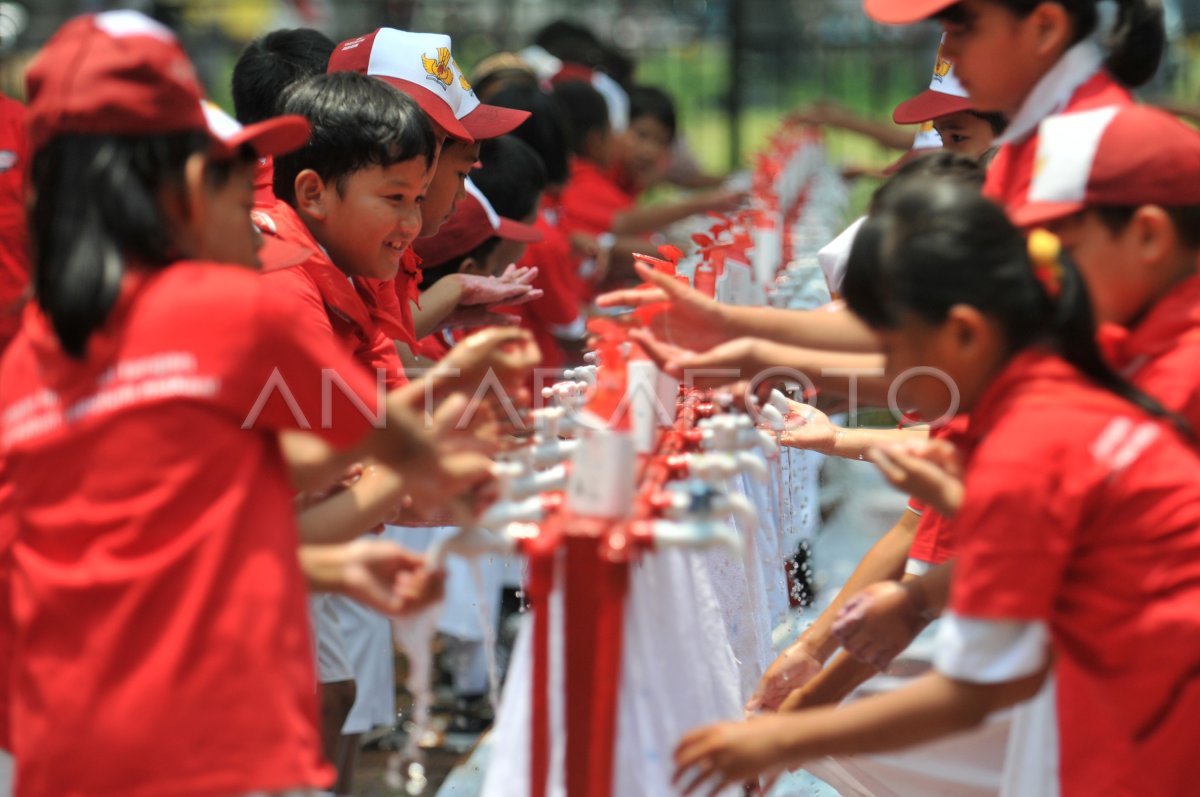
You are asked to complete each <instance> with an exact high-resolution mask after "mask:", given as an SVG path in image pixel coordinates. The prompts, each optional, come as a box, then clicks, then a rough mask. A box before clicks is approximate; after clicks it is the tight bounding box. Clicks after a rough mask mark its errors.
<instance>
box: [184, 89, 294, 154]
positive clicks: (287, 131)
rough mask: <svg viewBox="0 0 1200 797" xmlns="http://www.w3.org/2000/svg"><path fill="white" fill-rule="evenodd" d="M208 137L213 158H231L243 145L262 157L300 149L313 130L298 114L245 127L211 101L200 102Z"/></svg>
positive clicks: (278, 117)
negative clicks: (211, 144)
mask: <svg viewBox="0 0 1200 797" xmlns="http://www.w3.org/2000/svg"><path fill="white" fill-rule="evenodd" d="M200 107H201V109H202V110H203V111H204V119H205V121H206V122H207V123H208V134H209V136H211V137H212V139H213V150H214V155H216V157H218V158H232V157H233V156H234V155H236V154H237V152H238V150H239V149H241V148H242V147H243V146H248V147H250V149H252V150H253V151H254V154H255V155H257V156H258V157H260V158H268V157H272V156H275V155H283V154H284V153H286V152H292V151H294V150H297V149H300V148H301V147H303V146H304V144H305V142H307V141H308V137H309V135H310V134H311V133H312V128H311V127H310V126H309V124H308V120H307V119H305V118H304V117H303V116H300V115H298V114H291V115H288V116H276V117H274V118H272V119H267V120H264V121H262V122H258V123H257V124H252V125H250V126H249V127H243V126H242V124H241V123H240V122H238V120H237V119H234V118H233V117H232V116H230V115H229V114H227V113H225V111H223V110H221V109H220V108H219V107H218V106H216V105H215V104H213V103H211V102H209V101H208V100H201V101H200Z"/></svg>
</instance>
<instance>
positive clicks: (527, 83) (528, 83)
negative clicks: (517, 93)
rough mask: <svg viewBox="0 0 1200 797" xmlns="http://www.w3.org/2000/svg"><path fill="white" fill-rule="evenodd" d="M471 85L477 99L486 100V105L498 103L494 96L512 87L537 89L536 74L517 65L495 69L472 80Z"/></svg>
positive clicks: (509, 106) (508, 106)
mask: <svg viewBox="0 0 1200 797" xmlns="http://www.w3.org/2000/svg"><path fill="white" fill-rule="evenodd" d="M471 87H472V88H474V89H475V96H476V97H478V98H479V101H480V102H486V103H487V104H488V105H497V104H499V103H497V102H496V96H497V95H499V94H503V93H504V92H506V91H511V90H513V89H517V90H523V91H524V90H529V91H539V89H538V80H537V76H536V75H534V74H533V73H532V72H530V71H529V70H527V69H521V68H519V67H505V68H503V69H496V70H494V71H492V72H489V73H488V74H486V75H484V76H483V77H482V78H479V79H477V80H476V81H474V82H472V83H471ZM504 107H505V108H512V107H514V106H512V105H505V106H504ZM523 110H529V109H528V108H525V109H523Z"/></svg>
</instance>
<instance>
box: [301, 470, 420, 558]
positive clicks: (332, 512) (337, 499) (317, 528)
mask: <svg viewBox="0 0 1200 797" xmlns="http://www.w3.org/2000/svg"><path fill="white" fill-rule="evenodd" d="M404 492H405V491H404V480H403V479H402V478H400V475H399V474H398V473H396V472H395V471H394V470H392V469H391V468H387V467H384V466H382V465H367V466H366V467H365V468H364V469H363V472H362V475H361V476H359V477H358V479H357V480H356V481H355V482H354V483H353V484H351V485H350V486H349V487H347V488H346V489H344V490H340V491H339V492H337V493H335V494H334V495H332V496H330V497H328V498H326V499H324V500H323V501H320V502H318V503H316V504H313V505H312V506H309V507H307V508H305V509H303V510H301V511H300V512H299V513H297V516H296V520H297V522H298V523H299V526H300V540H301V541H302V542H304V543H306V544H312V545H319V544H332V543H339V542H349V541H350V540H353V539H354V538H356V537H358V536H359V535H362V534H365V533H366V532H367V531H368V530H370V529H372V528H374V527H376V526H378V525H379V524H380V523H386V522H389V521H390V520H391V519H392V518H393V517H394V516H395V515H396V512H397V508H398V507H399V505H400V502H401V501H402V500H403V497H404Z"/></svg>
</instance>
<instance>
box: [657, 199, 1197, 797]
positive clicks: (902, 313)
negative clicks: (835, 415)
mask: <svg viewBox="0 0 1200 797" xmlns="http://www.w3.org/2000/svg"><path fill="white" fill-rule="evenodd" d="M1026 246H1027V244H1026V242H1025V240H1024V238H1023V237H1022V235H1021V234H1020V233H1019V232H1018V231H1017V230H1016V229H1015V228H1014V227H1012V226H1011V224H1010V223H1009V222H1008V221H1007V220H1006V219H1005V218H1004V215H1003V212H1002V211H1001V210H1000V209H999V208H997V207H996V206H994V205H992V204H991V203H990V202H987V201H986V200H983V199H981V198H980V197H978V195H975V194H972V193H970V192H968V191H966V190H965V189H963V188H962V187H960V186H955V185H953V184H948V183H939V184H928V185H920V184H915V185H911V186H905V187H904V188H903V189H902V190H901V191H899V192H897V193H896V194H895V195H893V196H892V197H891V198H890V199H889V202H888V206H887V207H886V208H884V209H883V211H882V212H881V213H877V214H875V215H874V216H873V217H872V218H871V219H870V220H868V222H867V223H866V225H865V226H864V228H863V230H862V232H861V233H860V237H859V243H858V244H857V245H856V247H855V250H854V255H853V256H852V258H851V263H850V268H849V271H848V273H847V282H846V299H847V302H848V303H849V305H850V307H851V309H852V310H853V311H854V312H855V313H856V314H858V315H859V316H860V317H862V318H863V319H864V320H865V321H866V322H867V323H869V324H870V325H871V327H872V328H873V329H875V330H876V332H877V334H878V335H879V336H880V340H881V344H882V346H883V348H884V350H885V351H886V353H887V357H888V371H889V373H892V374H896V373H900V372H902V371H903V370H905V369H906V368H909V367H913V366H917V365H922V366H932V367H935V368H938V369H940V370H941V371H943V372H944V373H945V374H947V376H948V377H949V378H950V379H951V380H952V381H953V382H954V384H955V385H956V386H957V387H958V390H959V394H960V398H961V407H962V411H964V412H969V413H970V414H971V423H970V427H969V429H968V434H970V435H972V436H973V437H975V438H976V439H977V440H978V441H979V442H978V443H977V444H976V445H975V447H974V448H973V450H972V451H971V453H970V455H969V458H968V460H967V462H966V464H965V467H966V490H965V495H964V498H963V503H962V507H961V510H960V511H959V513H958V514H957V515H956V517H955V518H954V523H955V524H956V526H957V527H959V528H961V529H963V530H965V531H969V533H967V534H963V535H960V543H961V546H962V547H961V554H960V559H959V562H958V566H957V570H956V573H955V585H954V594H953V597H952V600H951V607H950V608H951V614H950V616H948V617H947V618H945V619H944V621H943V623H944V625H943V630H942V634H941V637H940V639H939V642H940V644H939V653H938V656H937V659H936V661H935V669H936V672H934V673H932V674H930V675H928V676H925V677H923V678H922V679H920V680H919V681H917V682H916V683H914V684H913V685H912V686H910V687H908V688H905V689H902V690H899V691H896V692H893V693H890V694H887V695H883V696H880V697H877V698H868V699H864V700H861V701H858V702H857V703H855V704H853V705H850V706H847V707H844V708H840V709H818V710H810V711H801V712H797V713H793V714H781V715H775V716H771V717H762V718H757V719H754V720H751V721H749V722H746V723H744V724H736V725H735V724H730V725H723V726H714V727H711V728H705V729H701V730H699V731H696V732H693V733H692V734H689V735H688V736H687V737H685V739H684V740H683V741H682V742H681V744H680V746H679V748H678V750H677V753H676V763H677V766H678V778H679V780H680V781H681V782H683V783H685V784H686V785H687V787H688V788H687V789H686V790H687V791H689V792H690V791H692V790H694V788H695V787H696V786H697V785H699V784H700V783H705V784H706V785H709V786H711V785H714V784H719V783H724V784H726V785H728V784H731V783H740V782H743V781H744V780H746V779H748V778H754V777H756V776H757V775H759V774H762V773H770V772H777V771H779V770H780V769H782V768H784V767H788V766H794V765H798V764H800V763H802V762H803V761H805V760H809V759H811V758H813V757H816V756H821V755H830V754H853V753H861V752H872V751H883V750H888V749H895V748H899V747H903V746H907V745H910V744H915V743H918V742H921V741H927V740H930V739H933V738H937V737H940V736H943V735H946V734H949V733H952V732H954V731H957V730H962V729H966V728H969V727H972V726H974V725H976V724H977V723H979V722H981V721H982V720H983V719H984V718H985V717H986V716H987V715H988V714H990V713H991V712H993V711H996V710H998V709H1000V708H1002V707H1004V706H1007V705H1011V704H1013V703H1016V702H1019V701H1021V700H1024V699H1027V698H1029V697H1030V696H1032V695H1033V694H1034V693H1036V691H1037V690H1038V688H1039V686H1040V685H1041V683H1042V680H1043V678H1044V677H1045V674H1046V671H1047V668H1048V666H1049V664H1050V660H1051V657H1052V656H1053V657H1054V658H1055V659H1056V667H1055V669H1056V675H1057V684H1058V695H1059V702H1058V707H1057V709H1058V710H1057V714H1058V725H1059V737H1060V749H1059V760H1060V770H1059V771H1060V775H1059V784H1058V786H1059V789H1060V791H1061V793H1062V794H1064V795H1068V796H1070V795H1095V794H1139V795H1174V794H1181V793H1184V792H1185V791H1186V788H1187V787H1186V786H1185V784H1188V783H1190V782H1194V781H1195V778H1196V776H1197V774H1200V773H1197V771H1196V770H1197V765H1196V763H1195V761H1196V759H1195V756H1194V755H1193V754H1192V752H1191V750H1190V748H1189V747H1188V742H1187V741H1185V740H1186V739H1187V738H1188V737H1187V735H1186V734H1185V733H1183V732H1182V727H1183V726H1184V723H1186V722H1189V721H1190V719H1189V718H1194V717H1195V711H1196V710H1197V709H1198V708H1200V683H1197V682H1196V676H1195V674H1196V672H1197V671H1198V668H1200V643H1197V642H1196V640H1197V639H1200V635H1198V634H1197V630H1200V615H1197V613H1196V612H1195V608H1194V607H1195V606H1196V604H1197V600H1198V599H1200V594H1198V593H1200V587H1197V584H1200V579H1197V576H1198V575H1200V479H1198V476H1200V456H1197V454H1196V452H1195V451H1194V450H1193V449H1192V448H1191V447H1190V446H1189V444H1188V443H1187V442H1186V441H1185V440H1184V439H1182V438H1181V437H1180V436H1179V435H1178V434H1177V432H1176V430H1175V428H1174V427H1173V425H1172V424H1170V423H1166V422H1164V421H1163V420H1162V418H1163V417H1165V416H1166V411H1165V410H1163V408H1162V407H1161V406H1160V405H1159V404H1158V403H1157V402H1155V401H1154V400H1153V399H1151V398H1149V397H1148V396H1146V395H1145V394H1144V393H1142V392H1141V391H1139V390H1137V389H1136V388H1133V387H1131V386H1130V385H1129V384H1128V383H1126V382H1124V381H1123V380H1122V379H1121V378H1120V377H1119V376H1117V375H1116V374H1115V373H1114V372H1113V371H1111V370H1110V369H1109V367H1108V366H1107V365H1106V364H1105V363H1104V361H1103V359H1102V357H1101V354H1100V352H1099V350H1098V349H1097V347H1096V344H1095V341H1094V339H1093V336H1092V325H1091V308H1090V304H1089V300H1088V295H1087V291H1086V288H1085V287H1084V283H1083V280H1082V278H1081V277H1080V275H1079V273H1078V272H1077V271H1076V270H1075V269H1074V268H1073V267H1072V266H1071V265H1070V264H1069V263H1068V262H1065V261H1059V260H1058V259H1057V258H1056V257H1055V256H1054V253H1053V252H1051V253H1045V252H1043V251H1041V249H1040V247H1041V243H1040V242H1037V243H1036V244H1035V247H1034V256H1033V258H1032V262H1031V258H1030V257H1029V256H1028V255H1027V254H1026V251H1025V250H1026ZM914 401H915V403H916V405H917V406H918V407H919V408H920V409H922V411H924V412H927V413H932V412H936V411H937V408H938V407H939V406H941V405H942V404H944V394H943V392H942V391H941V390H937V389H930V390H914ZM1156 416H1157V417H1156ZM1135 775H1136V777H1134V776H1135Z"/></svg>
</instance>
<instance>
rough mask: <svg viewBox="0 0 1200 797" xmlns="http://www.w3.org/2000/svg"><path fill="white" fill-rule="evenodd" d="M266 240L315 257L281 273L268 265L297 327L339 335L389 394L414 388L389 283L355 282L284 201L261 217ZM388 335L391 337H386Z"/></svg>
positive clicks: (268, 272)
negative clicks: (399, 345) (400, 348)
mask: <svg viewBox="0 0 1200 797" xmlns="http://www.w3.org/2000/svg"><path fill="white" fill-rule="evenodd" d="M255 214H256V216H255V220H256V223H257V224H258V225H259V228H260V229H262V231H263V235H275V236H277V237H279V238H280V239H281V240H284V241H287V242H288V243H291V244H297V245H299V246H303V247H305V248H306V249H308V251H309V255H310V256H309V257H308V258H307V259H306V260H304V262H302V263H300V264H299V265H290V263H289V264H288V267H286V268H277V267H275V266H276V264H272V263H263V271H264V274H263V278H264V279H266V280H267V282H268V284H269V285H270V286H271V289H272V290H273V291H275V292H277V293H278V294H279V295H280V296H281V297H286V299H287V301H288V302H289V303H290V304H291V305H292V307H293V308H294V312H295V317H294V320H293V323H297V324H306V325H310V326H312V327H314V328H316V329H318V330H320V331H322V332H324V333H325V334H327V335H334V336H336V337H337V338H338V340H340V341H341V342H342V344H343V346H344V347H345V349H346V350H347V351H349V352H351V353H352V354H353V355H354V358H355V359H356V360H358V361H359V362H360V363H362V365H363V366H364V367H366V368H367V369H368V370H370V371H371V372H372V373H382V374H383V375H384V379H385V382H386V384H387V387H388V389H389V390H391V389H393V388H396V387H400V386H402V385H405V384H407V383H408V379H407V378H406V377H405V375H404V366H403V364H402V363H401V362H400V357H399V355H397V354H396V347H395V345H394V344H393V343H392V341H393V339H394V338H395V337H396V336H398V335H399V334H401V333H402V331H403V329H404V326H403V321H402V319H400V318H397V317H396V316H395V303H394V302H390V301H389V299H388V293H389V292H390V291H389V290H385V286H387V285H388V284H389V283H388V282H383V283H380V282H379V281H378V280H367V279H361V278H357V277H355V278H350V277H348V276H346V274H345V273H344V272H342V271H341V270H340V269H339V268H338V267H337V266H336V265H334V263H333V261H331V260H330V259H329V257H328V256H327V255H326V254H325V253H324V250H323V249H322V248H321V245H320V244H319V243H317V241H316V239H315V238H313V236H312V233H310V232H309V231H308V228H307V227H306V226H305V225H304V221H303V220H302V219H301V218H300V216H299V215H297V213H296V211H295V210H294V209H293V208H292V207H291V206H290V205H288V204H287V203H286V202H284V201H282V200H276V201H275V203H274V204H272V205H271V206H270V207H269V208H259V209H257V210H256V211H255ZM385 330H386V331H385Z"/></svg>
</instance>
